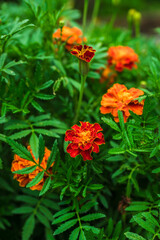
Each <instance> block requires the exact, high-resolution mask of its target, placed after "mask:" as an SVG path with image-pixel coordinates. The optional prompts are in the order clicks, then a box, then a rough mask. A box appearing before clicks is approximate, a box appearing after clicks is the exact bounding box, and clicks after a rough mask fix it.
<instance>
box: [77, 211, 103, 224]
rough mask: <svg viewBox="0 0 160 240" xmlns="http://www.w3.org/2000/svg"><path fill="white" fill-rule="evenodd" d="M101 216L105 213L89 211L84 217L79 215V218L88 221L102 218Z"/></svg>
mask: <svg viewBox="0 0 160 240" xmlns="http://www.w3.org/2000/svg"><path fill="white" fill-rule="evenodd" d="M103 217H105V214H103V213H91V214H88V215H86V216H84V217H81V220H82V221H87V222H88V221H94V220H96V219H99V218H103Z"/></svg>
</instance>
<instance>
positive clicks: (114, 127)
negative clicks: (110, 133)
mask: <svg viewBox="0 0 160 240" xmlns="http://www.w3.org/2000/svg"><path fill="white" fill-rule="evenodd" d="M101 119H102V121H103V122H104V123H106V124H107V125H109V126H110V127H111V128H113V129H114V130H116V131H118V132H121V130H120V128H119V127H118V125H117V124H116V123H115V122H114V121H113V120H112V119H111V118H106V117H102V118H101Z"/></svg>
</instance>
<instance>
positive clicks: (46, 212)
mask: <svg viewBox="0 0 160 240" xmlns="http://www.w3.org/2000/svg"><path fill="white" fill-rule="evenodd" d="M39 211H40V212H41V213H43V214H44V215H45V216H46V218H47V219H48V220H50V221H52V220H53V216H52V213H51V211H50V210H49V209H48V208H46V207H44V206H42V205H40V206H39Z"/></svg>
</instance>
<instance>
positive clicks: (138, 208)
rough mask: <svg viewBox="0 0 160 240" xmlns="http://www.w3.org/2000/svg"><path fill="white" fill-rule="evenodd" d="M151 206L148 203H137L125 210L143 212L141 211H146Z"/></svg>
mask: <svg viewBox="0 0 160 240" xmlns="http://www.w3.org/2000/svg"><path fill="white" fill-rule="evenodd" d="M148 208H149V206H146V205H138V204H135V205H131V206H129V207H127V208H126V209H125V210H126V211H136V212H141V211H145V210H147V209H148Z"/></svg>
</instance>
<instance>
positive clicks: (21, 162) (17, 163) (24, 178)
mask: <svg viewBox="0 0 160 240" xmlns="http://www.w3.org/2000/svg"><path fill="white" fill-rule="evenodd" d="M27 149H28V151H29V152H30V153H31V155H32V157H33V159H34V161H35V162H37V163H38V162H39V159H38V160H36V159H35V157H34V155H33V153H32V150H31V147H30V146H28V147H27ZM50 154H51V151H50V150H48V149H47V148H46V147H45V154H44V157H43V160H42V162H41V164H40V166H41V167H42V168H43V169H46V168H47V160H48V158H49V156H50ZM34 165H35V163H34V162H32V161H29V160H27V159H24V158H21V157H20V156H18V155H17V154H15V155H14V160H13V162H12V167H11V171H12V172H14V171H18V170H22V169H23V168H27V167H31V166H34ZM53 165H54V162H53V164H52V165H51V167H50V168H49V169H48V170H47V171H48V174H52V166H53ZM42 168H40V167H39V166H37V167H36V169H35V170H34V171H33V172H31V173H28V174H16V173H15V174H14V179H16V180H17V181H18V182H19V185H20V186H21V187H25V186H26V185H27V184H28V183H29V182H31V181H32V180H33V179H34V178H35V177H36V176H37V174H38V173H39V172H41V171H43V169H42ZM48 174H47V173H46V172H45V173H44V176H43V178H42V179H41V180H40V182H39V183H37V184H36V185H34V186H33V187H30V189H31V190H38V191H40V190H41V189H42V187H43V185H44V182H45V180H46V178H47V177H48Z"/></svg>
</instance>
